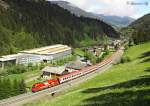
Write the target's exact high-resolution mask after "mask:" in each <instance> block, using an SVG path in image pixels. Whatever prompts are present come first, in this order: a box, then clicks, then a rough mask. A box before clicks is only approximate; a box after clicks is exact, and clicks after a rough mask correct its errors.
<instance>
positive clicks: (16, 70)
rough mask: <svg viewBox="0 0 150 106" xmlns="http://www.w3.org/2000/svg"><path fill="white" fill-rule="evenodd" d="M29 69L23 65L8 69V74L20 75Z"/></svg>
mask: <svg viewBox="0 0 150 106" xmlns="http://www.w3.org/2000/svg"><path fill="white" fill-rule="evenodd" d="M26 71H27V69H26V67H25V66H23V65H16V66H11V67H9V68H8V69H7V72H8V74H20V73H24V72H26Z"/></svg>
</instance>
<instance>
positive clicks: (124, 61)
mask: <svg viewBox="0 0 150 106" xmlns="http://www.w3.org/2000/svg"><path fill="white" fill-rule="evenodd" d="M130 61H131V58H130V57H129V56H125V57H122V58H121V61H120V63H127V62H130Z"/></svg>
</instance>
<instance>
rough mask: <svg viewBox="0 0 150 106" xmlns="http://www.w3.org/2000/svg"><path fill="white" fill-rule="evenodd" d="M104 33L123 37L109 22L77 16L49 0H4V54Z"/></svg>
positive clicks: (0, 3)
mask: <svg viewBox="0 0 150 106" xmlns="http://www.w3.org/2000/svg"><path fill="white" fill-rule="evenodd" d="M103 35H108V36H109V37H115V38H116V37H119V35H118V33H117V32H116V31H115V30H114V29H113V28H112V27H111V26H110V25H108V24H106V23H104V22H103V21H99V20H96V19H90V18H85V17H77V16H75V15H73V14H71V13H70V12H69V11H68V10H65V9H63V8H61V7H59V6H58V5H56V4H52V3H51V2H49V1H45V0H0V41H1V42H0V51H1V52H0V55H5V54H11V53H15V52H17V51H19V50H23V49H29V48H35V47H40V46H45V45H51V44H56V43H62V44H68V45H72V46H75V45H76V46H79V45H78V44H79V42H80V41H82V40H84V39H86V38H89V37H90V38H91V39H93V40H95V39H97V38H99V39H100V38H101V37H102V36H103Z"/></svg>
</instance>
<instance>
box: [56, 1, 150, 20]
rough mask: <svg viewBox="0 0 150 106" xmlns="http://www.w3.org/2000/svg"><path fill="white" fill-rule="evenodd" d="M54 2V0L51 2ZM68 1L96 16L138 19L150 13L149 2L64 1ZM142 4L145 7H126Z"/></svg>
mask: <svg viewBox="0 0 150 106" xmlns="http://www.w3.org/2000/svg"><path fill="white" fill-rule="evenodd" d="M53 1H55V0H53ZM64 1H68V2H70V3H72V4H74V5H76V6H78V7H79V8H81V9H84V10H85V11H88V12H94V13H97V14H105V15H116V16H122V17H123V16H130V17H133V18H139V17H141V16H143V15H144V14H147V13H150V0H64ZM128 1H129V2H135V3H143V2H148V3H149V4H148V6H146V5H128V4H127V2H128Z"/></svg>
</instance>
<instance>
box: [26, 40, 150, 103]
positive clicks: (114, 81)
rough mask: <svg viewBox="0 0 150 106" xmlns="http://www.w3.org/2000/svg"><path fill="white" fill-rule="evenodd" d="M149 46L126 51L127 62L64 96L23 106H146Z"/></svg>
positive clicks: (149, 78)
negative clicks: (128, 59) (128, 58)
mask: <svg viewBox="0 0 150 106" xmlns="http://www.w3.org/2000/svg"><path fill="white" fill-rule="evenodd" d="M149 45H150V42H149V43H146V44H142V45H137V46H134V47H131V48H129V49H128V50H127V51H126V52H125V54H124V56H129V57H130V59H131V61H130V62H127V63H124V64H118V65H115V66H113V68H112V69H110V70H109V71H107V72H105V73H102V74H100V75H97V76H96V77H95V78H93V79H91V80H88V81H87V82H85V83H83V84H81V85H80V86H78V87H76V88H73V89H72V90H70V91H69V92H68V93H66V94H64V95H62V96H59V97H56V98H54V99H52V100H50V99H49V98H48V97H45V98H43V99H41V100H40V101H37V102H34V103H29V104H26V105H25V106H81V105H84V106H99V105H100V106H149V104H150V47H149Z"/></svg>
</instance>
